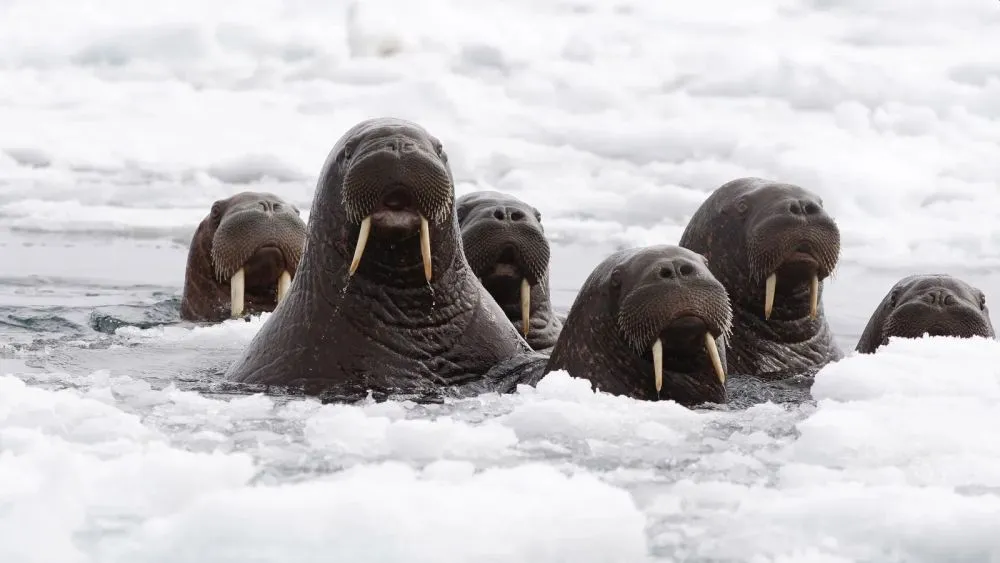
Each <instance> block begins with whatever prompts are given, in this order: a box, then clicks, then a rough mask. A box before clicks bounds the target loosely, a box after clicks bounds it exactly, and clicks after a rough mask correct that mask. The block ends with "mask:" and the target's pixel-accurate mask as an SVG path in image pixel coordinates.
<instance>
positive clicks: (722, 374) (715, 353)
mask: <svg viewBox="0 0 1000 563" xmlns="http://www.w3.org/2000/svg"><path fill="white" fill-rule="evenodd" d="M705 352H707V353H708V357H709V358H710V359H711V360H712V368H713V369H714V370H715V377H717V378H718V379H719V383H721V384H723V385H725V384H726V371H725V370H723V369H722V358H720V357H719V348H718V347H717V346H716V345H715V338H713V337H712V333H711V332H706V333H705Z"/></svg>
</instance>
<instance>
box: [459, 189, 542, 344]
mask: <svg viewBox="0 0 1000 563" xmlns="http://www.w3.org/2000/svg"><path fill="white" fill-rule="evenodd" d="M456 207H457V214H458V225H459V228H460V229H461V231H462V244H463V248H464V251H465V256H466V259H467V260H468V262H469V266H470V267H471V268H472V271H473V272H474V273H475V274H476V277H478V278H479V279H480V280H481V281H482V283H483V286H484V287H486V290H487V291H488V292H489V293H490V295H491V296H493V299H494V300H495V301H496V302H497V303H498V304H499V305H500V307H501V308H502V309H503V311H504V313H505V314H506V315H507V318H508V319H509V320H510V322H511V323H512V324H513V325H514V327H515V328H516V329H518V330H522V329H523V319H522V315H521V280H522V278H523V279H527V280H528V283H529V284H530V288H531V289H530V296H531V302H530V307H529V309H528V312H529V330H528V334H527V335H526V336H525V339H526V340H527V341H528V344H529V345H530V346H531V347H532V348H533V349H534V350H536V351H539V352H543V353H545V352H548V351H551V349H552V347H553V346H555V343H556V339H558V338H559V332H560V331H561V330H562V321H561V320H560V319H559V318H558V317H557V316H556V315H555V313H553V311H552V300H551V298H550V297H549V256H550V249H549V241H548V239H547V238H546V236H545V229H544V228H543V226H542V217H541V214H540V213H539V212H538V210H537V209H535V208H534V207H532V206H531V205H529V204H527V203H526V202H524V201H522V200H520V199H518V198H516V197H514V196H512V195H509V194H505V193H502V192H497V191H490V190H484V191H477V192H472V193H469V194H465V195H463V196H462V197H460V198H458V200H457V201H456Z"/></svg>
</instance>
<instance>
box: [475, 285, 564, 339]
mask: <svg viewBox="0 0 1000 563" xmlns="http://www.w3.org/2000/svg"><path fill="white" fill-rule="evenodd" d="M548 285H549V280H548V276H546V277H545V278H542V279H541V280H539V282H538V283H537V284H535V285H533V286H531V306H530V307H529V309H528V311H529V314H530V315H531V325H530V326H531V328H530V330H529V331H528V336H527V338H526V340H527V341H528V345H529V346H531V348H532V349H533V350H536V351H540V352H548V351H551V349H552V347H553V346H555V345H556V340H557V339H558V338H559V333H560V331H562V321H560V320H559V319H558V318H557V317H556V315H555V313H553V312H552V301H551V299H550V298H549V289H548ZM483 286H484V287H486V290H487V291H488V292H489V293H490V295H491V296H492V297H493V299H494V300H495V301H496V302H497V303H498V304H499V305H500V308H501V309H503V312H504V314H505V315H507V319H508V320H510V322H511V325H512V326H514V328H515V329H517V330H518V331H519V332H520V331H521V327H522V324H521V281H520V280H518V279H514V278H507V277H497V276H493V277H487V278H484V279H483Z"/></svg>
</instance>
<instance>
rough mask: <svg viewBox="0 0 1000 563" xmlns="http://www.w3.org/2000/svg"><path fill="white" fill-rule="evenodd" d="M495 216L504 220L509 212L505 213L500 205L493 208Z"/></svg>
mask: <svg viewBox="0 0 1000 563" xmlns="http://www.w3.org/2000/svg"><path fill="white" fill-rule="evenodd" d="M493 217H495V218H496V219H497V220H498V221H503V220H504V219H506V218H507V214H506V213H504V210H503V209H501V208H499V207H498V208H496V209H494V210H493Z"/></svg>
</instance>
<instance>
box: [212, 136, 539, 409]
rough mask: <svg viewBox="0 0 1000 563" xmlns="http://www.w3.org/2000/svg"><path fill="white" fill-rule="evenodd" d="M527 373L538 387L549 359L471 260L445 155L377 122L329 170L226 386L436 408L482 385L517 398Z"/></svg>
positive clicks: (341, 146) (432, 143) (350, 140)
mask: <svg viewBox="0 0 1000 563" xmlns="http://www.w3.org/2000/svg"><path fill="white" fill-rule="evenodd" d="M536 360H537V361H536ZM533 362H534V363H533ZM526 365H531V366H535V367H532V368H531V369H537V375H538V376H540V375H541V370H542V368H543V367H544V356H540V355H538V354H535V353H534V352H532V351H531V349H530V348H529V347H528V344H527V343H526V342H525V341H524V339H523V338H521V337H520V335H519V334H518V333H517V331H516V329H515V328H514V326H513V325H511V323H510V322H509V321H508V320H507V318H506V317H505V316H504V313H503V310H501V309H500V306H499V305H497V303H496V302H495V301H494V300H493V298H491V297H490V295H489V294H488V293H487V292H486V290H485V289H484V288H483V286H482V285H481V284H480V283H479V280H477V279H476V276H475V274H474V273H473V272H472V269H471V268H470V267H469V265H468V263H467V262H466V260H465V255H464V254H463V252H462V242H461V238H460V236H459V229H458V220H457V218H456V214H455V195H454V185H453V180H452V173H451V168H450V167H449V165H448V157H447V156H446V154H445V151H444V149H443V148H442V146H441V143H440V141H438V139H436V138H435V137H433V136H432V135H431V134H430V133H428V132H427V131H426V130H424V128H423V127H421V126H420V125H418V124H416V123H411V122H409V121H404V120H401V119H394V118H380V119H370V120H366V121H362V122H361V123H358V124H357V125H355V126H354V127H352V128H351V129H350V130H348V131H347V132H346V133H345V134H344V135H343V136H342V137H341V138H340V140H339V141H337V144H336V145H335V146H334V147H333V149H332V151H331V152H330V154H329V156H328V157H327V160H326V163H325V164H324V166H323V170H322V172H321V174H320V177H319V181H318V182H317V188H316V195H315V197H314V199H313V205H312V210H311V212H310V219H309V225H308V234H307V238H306V245H305V251H304V254H303V257H302V261H301V263H300V264H299V269H298V272H297V274H296V276H295V280H294V281H293V283H292V286H291V289H290V290H289V293H288V296H287V297H286V298H285V299H284V301H282V303H281V304H280V305H279V306H278V308H277V309H275V311H274V313H273V314H272V315H271V317H270V318H269V319H267V321H266V322H265V323H264V325H263V326H262V327H261V329H260V332H259V333H258V334H257V335H256V336H255V337H254V339H253V340H252V341H251V342H250V344H249V345H248V346H247V348H246V350H245V351H244V352H243V354H242V356H241V357H240V358H239V359H238V360H236V362H234V363H233V364H232V365H231V366H230V368H229V370H228V372H227V377H228V378H229V379H231V380H236V381H241V382H248V383H264V384H275V385H289V386H302V387H304V388H305V389H306V392H309V393H317V394H320V393H322V394H324V395H330V394H333V395H337V396H341V397H348V398H349V399H353V398H359V396H363V395H364V394H365V393H366V392H368V391H371V392H372V394H373V395H374V394H378V395H379V396H382V394H383V393H384V394H385V395H400V394H408V395H414V396H427V395H431V396H433V397H440V395H441V393H440V391H441V390H442V389H443V388H455V387H459V386H461V387H465V386H467V385H469V384H478V383H482V382H484V381H501V380H505V385H506V387H504V390H509V389H513V383H516V382H517V381H515V379H518V378H520V376H521V374H520V373H515V372H517V371H518V370H521V369H523V368H524V366H526ZM511 374H514V377H513V378H512V377H510V376H511ZM491 387H492V386H491ZM493 388H496V387H493Z"/></svg>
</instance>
